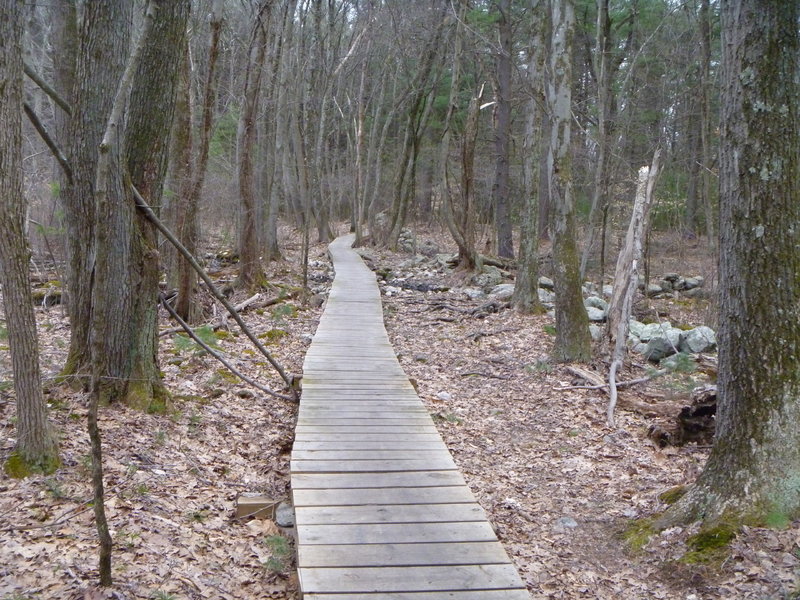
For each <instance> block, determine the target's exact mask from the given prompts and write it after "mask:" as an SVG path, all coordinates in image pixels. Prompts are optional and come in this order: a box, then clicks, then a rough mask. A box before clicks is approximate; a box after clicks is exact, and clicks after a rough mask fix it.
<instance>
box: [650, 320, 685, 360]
mask: <svg viewBox="0 0 800 600" xmlns="http://www.w3.org/2000/svg"><path fill="white" fill-rule="evenodd" d="M682 337H683V331H681V330H680V329H675V328H671V329H667V330H666V331H665V332H664V333H662V334H660V335H659V336H658V337H654V338H651V339H650V341H649V342H647V350H646V351H645V353H644V355H645V357H646V358H647V360H651V361H653V362H658V361H660V360H661V359H662V358H666V357H667V356H672V355H673V354H675V352H676V350H677V349H678V348H679V347H680V345H681V338H682Z"/></svg>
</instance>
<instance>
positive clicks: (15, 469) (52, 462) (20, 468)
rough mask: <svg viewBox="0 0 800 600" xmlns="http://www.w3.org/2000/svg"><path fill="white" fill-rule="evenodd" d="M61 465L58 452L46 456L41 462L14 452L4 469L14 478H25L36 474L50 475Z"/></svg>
mask: <svg viewBox="0 0 800 600" xmlns="http://www.w3.org/2000/svg"><path fill="white" fill-rule="evenodd" d="M60 466H61V459H59V458H58V454H55V453H53V454H52V455H50V456H46V457H44V458H43V459H42V461H41V462H39V463H31V462H30V461H28V460H26V459H25V458H24V457H23V456H22V455H21V454H20V453H19V452H12V453H11V454H10V455H9V457H8V458H7V459H6V462H5V464H4V465H3V469H4V470H5V472H6V475H8V476H9V477H11V478H13V479H25V478H26V477H30V476H31V475H34V474H37V473H38V474H42V475H49V474H51V473H53V472H55V470H56V469H58V467H60Z"/></svg>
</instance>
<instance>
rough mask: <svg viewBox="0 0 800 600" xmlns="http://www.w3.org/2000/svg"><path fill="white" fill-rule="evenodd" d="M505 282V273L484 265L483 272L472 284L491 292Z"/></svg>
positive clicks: (473, 279) (475, 277)
mask: <svg viewBox="0 0 800 600" xmlns="http://www.w3.org/2000/svg"><path fill="white" fill-rule="evenodd" d="M502 281H503V272H502V271H501V270H500V269H498V268H497V267H494V266H492V265H484V266H483V268H482V269H481V272H480V273H478V274H477V275H475V276H474V277H473V278H472V282H473V283H474V284H475V285H476V286H478V287H480V288H483V289H484V290H491V289H492V288H493V287H495V286H496V285H500V283H502Z"/></svg>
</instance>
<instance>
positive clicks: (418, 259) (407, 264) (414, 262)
mask: <svg viewBox="0 0 800 600" xmlns="http://www.w3.org/2000/svg"><path fill="white" fill-rule="evenodd" d="M427 260H428V259H427V258H425V257H424V256H422V254H415V255H414V256H413V258H409V259H408V260H404V261H403V262H401V263H400V268H401V269H409V268H411V267H418V266H419V265H421V264H422V263H424V262H425V261H427Z"/></svg>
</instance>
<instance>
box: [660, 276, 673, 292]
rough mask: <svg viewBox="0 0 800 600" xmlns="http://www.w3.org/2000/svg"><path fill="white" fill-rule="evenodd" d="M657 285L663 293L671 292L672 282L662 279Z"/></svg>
mask: <svg viewBox="0 0 800 600" xmlns="http://www.w3.org/2000/svg"><path fill="white" fill-rule="evenodd" d="M658 285H660V286H661V289H662V290H663V291H665V292H671V291H672V290H673V286H672V282H671V281H669V280H668V279H662V280H661V281H659V282H658Z"/></svg>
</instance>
